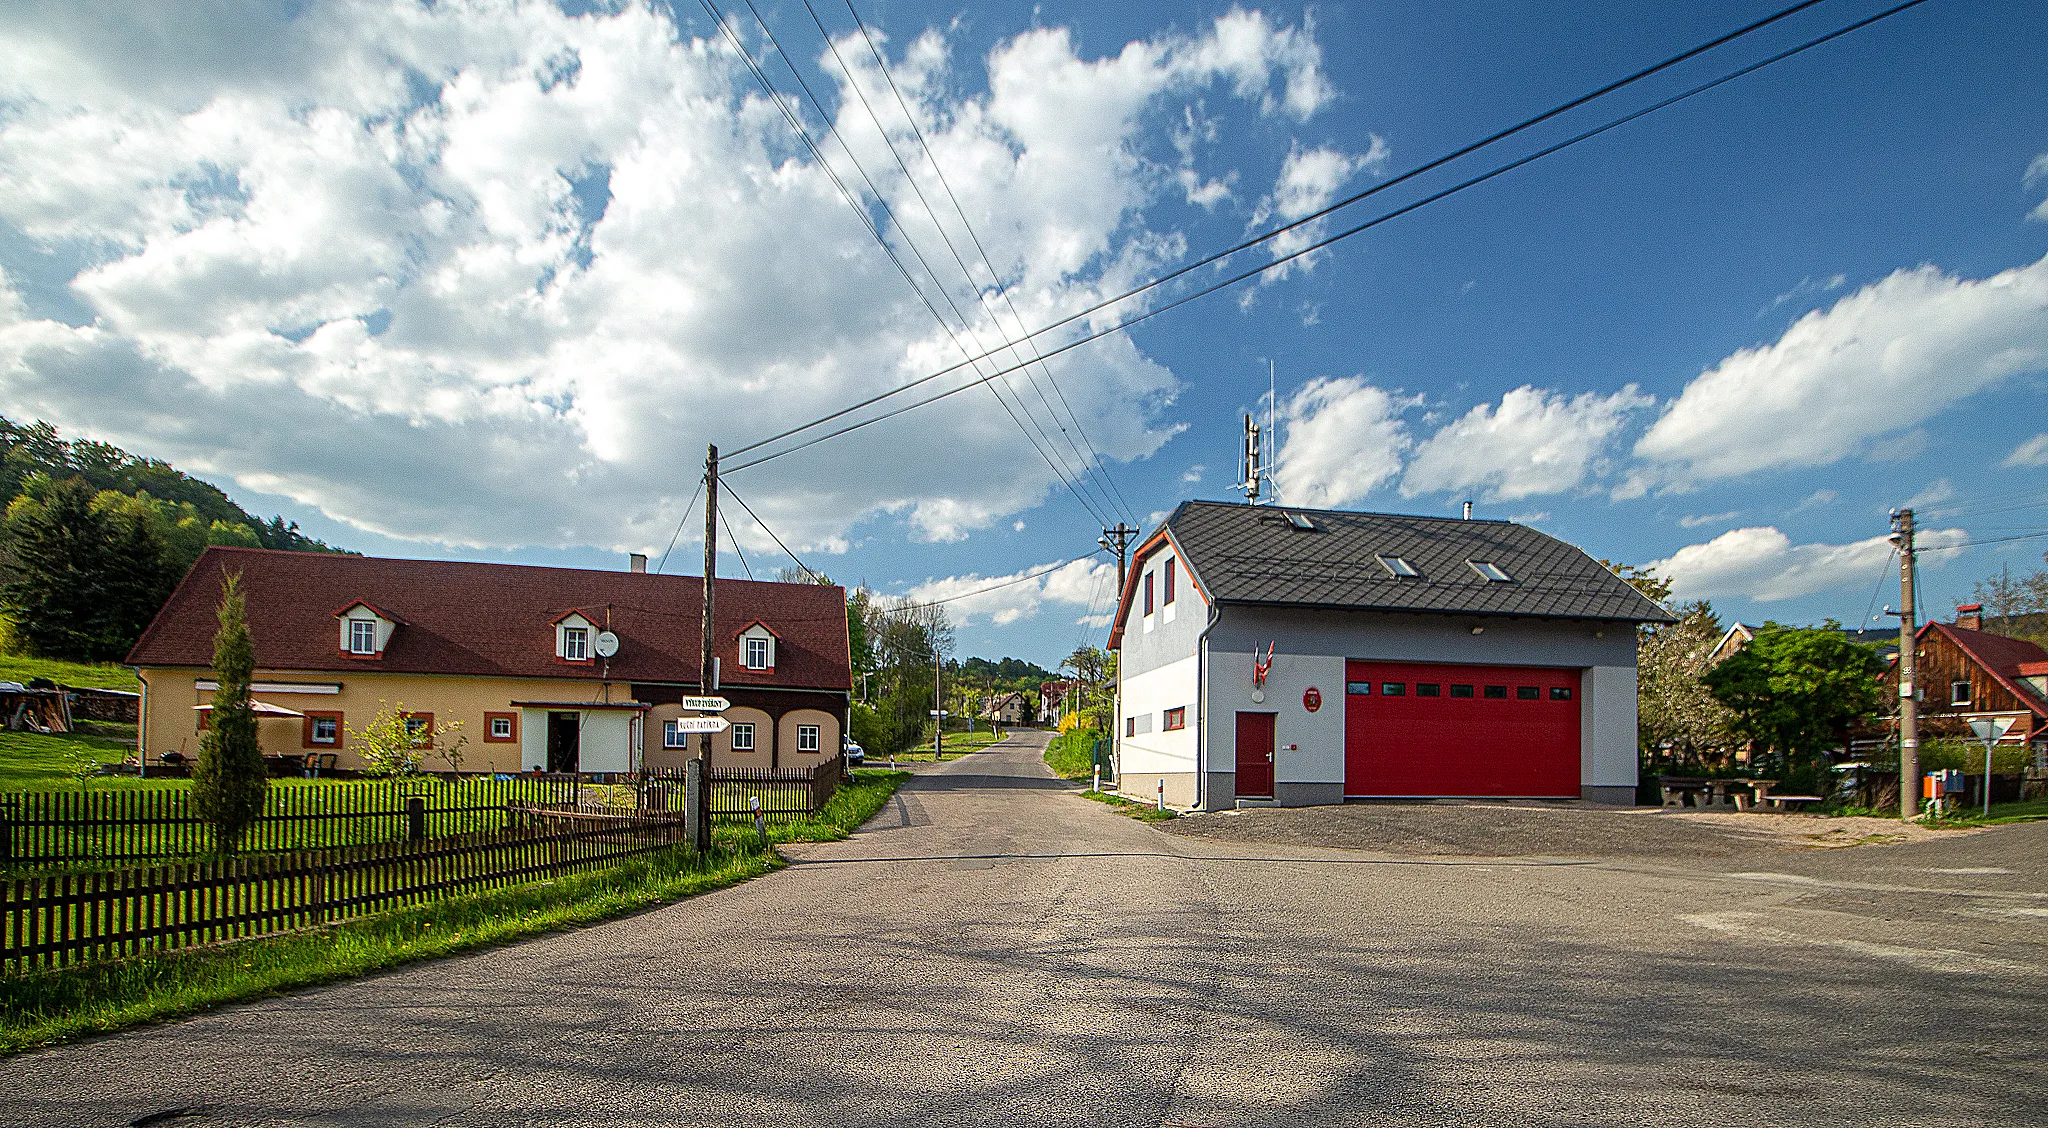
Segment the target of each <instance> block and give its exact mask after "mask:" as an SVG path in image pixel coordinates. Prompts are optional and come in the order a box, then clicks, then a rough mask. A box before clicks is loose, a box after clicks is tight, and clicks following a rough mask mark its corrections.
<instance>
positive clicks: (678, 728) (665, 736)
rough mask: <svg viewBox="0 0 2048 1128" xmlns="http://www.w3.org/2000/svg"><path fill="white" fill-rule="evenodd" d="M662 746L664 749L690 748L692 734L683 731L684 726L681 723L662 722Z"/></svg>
mask: <svg viewBox="0 0 2048 1128" xmlns="http://www.w3.org/2000/svg"><path fill="white" fill-rule="evenodd" d="M661 746H662V747H663V748H688V747H689V746H690V734H689V733H686V732H684V731H682V725H681V724H680V723H679V722H676V721H663V722H661Z"/></svg>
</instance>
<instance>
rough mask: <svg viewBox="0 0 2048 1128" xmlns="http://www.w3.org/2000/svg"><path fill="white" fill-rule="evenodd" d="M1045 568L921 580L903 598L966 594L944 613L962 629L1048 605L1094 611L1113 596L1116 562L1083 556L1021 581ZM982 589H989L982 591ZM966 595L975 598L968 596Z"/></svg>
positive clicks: (1001, 622) (1003, 621)
mask: <svg viewBox="0 0 2048 1128" xmlns="http://www.w3.org/2000/svg"><path fill="white" fill-rule="evenodd" d="M1047 567H1049V565H1045V564H1039V565H1036V566H1034V567H1030V568H1024V569H1021V570H1019V571H1017V572H1013V573H1011V574H1010V575H1007V576H974V575H967V576H948V577H946V578H945V579H942V580H926V581H925V582H924V583H922V584H919V585H917V586H916V587H914V588H911V589H910V591H909V592H908V593H906V595H905V598H906V599H908V600H910V601H911V602H913V603H928V602H931V601H932V600H936V599H954V597H956V596H965V598H962V599H958V600H957V601H955V602H953V603H948V604H947V605H946V611H947V613H948V614H949V615H951V616H952V618H953V619H954V621H955V622H958V623H960V624H962V625H965V624H967V623H971V622H972V621H974V619H975V618H977V617H980V618H985V619H987V620H988V621H990V622H991V623H994V624H995V625H996V626H999V627H1005V626H1008V625H1010V624H1011V623H1014V622H1017V621H1018V620H1020V619H1028V618H1031V617H1032V616H1034V615H1036V614H1038V612H1039V610H1040V608H1041V607H1043V606H1044V605H1045V604H1047V603H1056V604H1063V605H1066V606H1070V607H1081V608H1086V609H1088V610H1089V611H1094V610H1095V609H1096V608H1098V607H1101V606H1102V605H1103V604H1105V603H1107V602H1109V601H1111V600H1113V599H1115V598H1116V564H1115V563H1114V562H1112V561H1107V560H1096V559H1094V558H1093V557H1088V558H1084V559H1081V560H1074V561H1070V562H1069V563H1067V564H1064V565H1062V566H1060V567H1058V568H1055V569H1053V570H1052V571H1050V572H1047V573H1046V574H1045V575H1043V576H1037V577H1034V578H1031V579H1024V578H1023V577H1026V576H1031V575H1032V574H1033V573H1035V572H1041V571H1044V570H1045V569H1046V568H1047ZM997 585H1001V586H997ZM985 588H993V589H994V590H991V591H984V590H983V589H985ZM969 592H973V593H976V594H972V595H969V594H967V593H969Z"/></svg>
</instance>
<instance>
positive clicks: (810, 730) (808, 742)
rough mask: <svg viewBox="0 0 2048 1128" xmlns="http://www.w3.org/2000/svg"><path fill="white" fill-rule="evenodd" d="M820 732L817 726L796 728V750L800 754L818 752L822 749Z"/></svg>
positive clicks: (799, 726)
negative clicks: (819, 737) (819, 738)
mask: <svg viewBox="0 0 2048 1128" xmlns="http://www.w3.org/2000/svg"><path fill="white" fill-rule="evenodd" d="M818 732H819V730H818V726H817V725H798V726H796V750H797V751H799V752H816V751H817V750H818V749H819V747H820V742H819V740H818Z"/></svg>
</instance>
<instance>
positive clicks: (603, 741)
mask: <svg viewBox="0 0 2048 1128" xmlns="http://www.w3.org/2000/svg"><path fill="white" fill-rule="evenodd" d="M567 711H568V710H566V709H564V710H554V709H522V710H520V711H519V753H520V761H521V763H523V764H524V765H525V766H526V767H527V768H539V769H541V770H542V771H546V770H547V766H548V714H549V713H551V712H567ZM579 716H580V717H581V718H582V731H581V733H580V735H579V739H578V743H577V760H576V766H577V768H578V770H580V771H586V772H629V771H632V770H633V757H632V748H633V717H634V714H633V711H632V710H630V709H586V710H583V711H582V712H581V713H580V714H579Z"/></svg>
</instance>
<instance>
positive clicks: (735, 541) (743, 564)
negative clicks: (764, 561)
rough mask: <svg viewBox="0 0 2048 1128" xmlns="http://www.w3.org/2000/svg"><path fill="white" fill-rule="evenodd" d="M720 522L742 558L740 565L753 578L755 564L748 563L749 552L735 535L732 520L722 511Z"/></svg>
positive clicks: (733, 548)
mask: <svg viewBox="0 0 2048 1128" xmlns="http://www.w3.org/2000/svg"><path fill="white" fill-rule="evenodd" d="M721 481H722V480H721ZM718 523H719V524H721V525H724V526H725V539H726V540H729V541H731V542H732V550H733V553H734V554H735V555H737V556H738V557H739V558H740V567H742V568H744V569H746V571H747V578H748V579H750V580H751V579H753V578H754V566H753V565H752V564H749V563H747V552H746V550H745V549H743V548H741V547H740V538H739V537H737V536H735V535H733V531H732V522H731V521H729V520H727V519H726V516H725V514H723V513H720V514H719V515H718Z"/></svg>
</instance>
